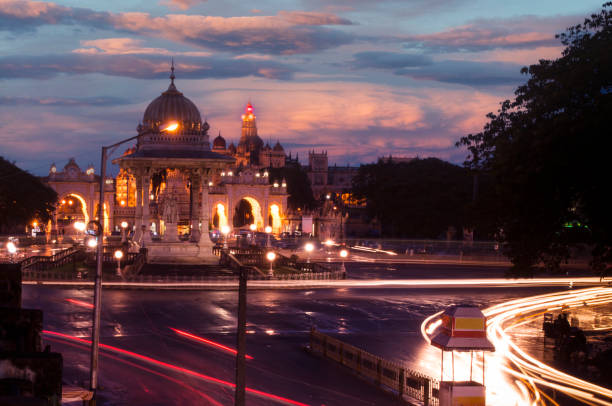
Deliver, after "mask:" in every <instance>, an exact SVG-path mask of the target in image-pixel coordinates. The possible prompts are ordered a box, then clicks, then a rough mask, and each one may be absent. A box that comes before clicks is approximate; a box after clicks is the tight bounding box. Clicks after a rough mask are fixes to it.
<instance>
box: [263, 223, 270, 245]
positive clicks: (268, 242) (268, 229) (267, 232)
mask: <svg viewBox="0 0 612 406" xmlns="http://www.w3.org/2000/svg"><path fill="white" fill-rule="evenodd" d="M264 231H265V232H266V234H268V239H267V242H266V247H268V248H270V233H271V232H272V227H270V226H266V228H264Z"/></svg>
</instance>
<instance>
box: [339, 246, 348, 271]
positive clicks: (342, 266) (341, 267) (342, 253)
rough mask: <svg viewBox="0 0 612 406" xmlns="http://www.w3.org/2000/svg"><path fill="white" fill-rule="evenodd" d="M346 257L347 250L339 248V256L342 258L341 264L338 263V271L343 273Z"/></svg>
mask: <svg viewBox="0 0 612 406" xmlns="http://www.w3.org/2000/svg"><path fill="white" fill-rule="evenodd" d="M346 257H348V251H347V250H344V249H343V250H340V258H342V265H340V271H341V272H343V273H346V268H345V267H344V260H345V259H346Z"/></svg>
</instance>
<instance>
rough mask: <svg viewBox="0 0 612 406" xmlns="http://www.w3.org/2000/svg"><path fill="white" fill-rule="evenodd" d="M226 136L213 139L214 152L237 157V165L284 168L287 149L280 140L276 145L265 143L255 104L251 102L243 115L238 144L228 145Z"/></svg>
mask: <svg viewBox="0 0 612 406" xmlns="http://www.w3.org/2000/svg"><path fill="white" fill-rule="evenodd" d="M226 145H227V144H226V141H225V138H223V137H222V136H221V134H219V135H218V136H217V137H216V138H215V139H214V141H213V148H212V150H213V152H216V153H219V154H223V155H227V156H231V157H232V158H235V159H236V166H237V167H241V166H242V167H250V168H282V167H284V166H285V160H286V157H285V150H284V148H283V146H282V145H281V144H280V142H279V141H276V144H275V145H274V147H271V146H270V145H269V144H265V145H264V142H263V140H262V139H261V138H260V137H259V135H258V134H257V122H256V117H255V112H254V109H253V105H252V104H251V102H249V103H248V104H247V106H246V108H245V112H244V114H243V115H242V131H241V135H240V141H238V146H237V147H236V146H234V143H231V144H230V145H229V147H228V146H226Z"/></svg>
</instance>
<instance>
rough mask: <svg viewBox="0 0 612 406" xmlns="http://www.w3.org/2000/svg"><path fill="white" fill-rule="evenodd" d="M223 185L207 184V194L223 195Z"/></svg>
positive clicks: (224, 191)
mask: <svg viewBox="0 0 612 406" xmlns="http://www.w3.org/2000/svg"><path fill="white" fill-rule="evenodd" d="M226 192H227V191H226V189H225V186H223V185H217V186H209V187H208V194H209V195H224V194H225V193H226Z"/></svg>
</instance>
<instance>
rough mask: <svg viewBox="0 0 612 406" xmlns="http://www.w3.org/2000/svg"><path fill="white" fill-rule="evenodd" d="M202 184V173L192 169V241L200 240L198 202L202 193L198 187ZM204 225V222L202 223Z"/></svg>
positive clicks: (199, 209)
mask: <svg viewBox="0 0 612 406" xmlns="http://www.w3.org/2000/svg"><path fill="white" fill-rule="evenodd" d="M201 186H202V174H201V173H200V172H199V171H193V172H192V173H191V196H192V200H191V219H189V221H190V223H191V238H190V240H191V241H193V242H198V241H200V215H201V212H200V211H201V208H200V203H201V201H202V193H201V192H200V188H201ZM202 226H204V224H202Z"/></svg>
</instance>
